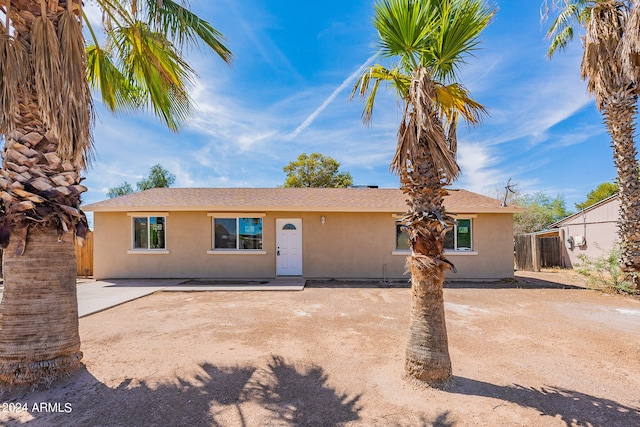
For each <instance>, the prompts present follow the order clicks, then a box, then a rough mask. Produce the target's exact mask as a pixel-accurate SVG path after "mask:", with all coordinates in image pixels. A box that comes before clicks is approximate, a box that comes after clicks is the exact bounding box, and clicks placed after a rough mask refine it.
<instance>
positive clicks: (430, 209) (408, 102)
mask: <svg viewBox="0 0 640 427" xmlns="http://www.w3.org/2000/svg"><path fill="white" fill-rule="evenodd" d="M374 8H375V13H374V18H373V25H374V27H375V28H376V30H377V31H378V36H379V40H378V47H379V52H380V57H381V58H386V59H389V60H391V61H392V64H391V66H390V67H385V66H383V65H379V64H376V65H372V66H370V67H368V68H367V69H366V70H365V71H364V72H363V74H362V75H361V76H360V77H359V78H358V81H357V82H356V85H355V87H354V89H353V91H352V97H353V96H355V95H356V94H359V95H360V96H361V98H362V99H363V100H364V111H363V118H364V121H365V123H369V122H370V120H371V116H372V111H373V105H374V101H375V97H376V94H377V91H378V89H379V87H380V84H381V83H387V84H389V85H390V86H391V87H392V88H393V89H394V90H395V92H396V93H397V95H398V97H399V98H400V99H401V100H402V103H403V104H404V105H403V107H404V115H403V118H402V120H401V122H400V128H399V130H398V143H397V147H396V153H395V156H394V158H393V160H392V162H391V170H392V171H394V172H396V173H398V174H399V175H400V185H401V188H402V191H403V192H404V193H405V194H406V195H407V204H408V210H407V213H406V214H405V216H404V218H403V221H404V224H405V225H406V226H407V228H408V231H409V245H410V247H411V255H410V256H409V259H408V261H407V264H408V266H409V269H410V271H411V286H412V288H413V290H412V292H411V311H410V325H409V337H408V342H407V349H406V353H405V373H406V374H407V376H409V377H412V378H416V379H418V380H421V381H424V382H426V383H429V384H431V385H433V386H440V385H443V384H445V383H447V382H448V381H449V380H450V378H451V358H450V356H449V348H448V342H447V331H446V326H445V318H444V300H443V291H442V286H443V282H444V273H445V271H446V270H447V269H449V268H451V267H452V264H451V263H450V262H449V261H447V260H446V259H445V257H444V252H443V247H444V239H445V234H446V231H447V229H448V227H449V225H448V224H450V223H451V222H452V221H453V220H452V218H451V217H450V216H449V215H448V214H447V212H446V211H445V209H444V206H443V197H444V196H445V195H446V194H447V191H446V189H445V186H446V185H448V184H450V183H451V182H452V181H453V180H454V179H456V177H457V176H458V173H459V167H458V164H457V162H456V151H457V139H456V128H457V123H458V119H459V117H462V119H463V120H466V121H468V122H470V123H477V122H478V120H479V117H480V116H481V115H482V114H483V113H484V112H485V110H484V108H483V107H482V106H481V105H480V104H479V103H477V102H475V101H474V100H472V99H471V97H470V95H469V93H468V91H467V90H466V89H465V88H464V86H462V85H461V84H459V83H456V79H457V74H456V71H457V70H458V68H459V67H460V65H461V64H463V63H464V61H465V59H466V57H468V55H469V54H470V53H471V52H472V51H473V50H474V49H475V48H476V47H477V44H478V43H479V40H478V38H479V35H480V33H481V31H482V30H483V29H484V28H485V27H486V26H487V25H488V24H489V22H490V20H491V17H492V16H493V13H494V12H493V11H492V10H491V9H490V8H489V7H488V6H487V4H486V3H485V2H484V1H482V0H439V1H435V0H434V1H431V0H378V1H376V3H375V4H374Z"/></svg>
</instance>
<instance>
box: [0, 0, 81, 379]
mask: <svg viewBox="0 0 640 427" xmlns="http://www.w3.org/2000/svg"><path fill="white" fill-rule="evenodd" d="M62 5H63V2H34V1H21V2H12V6H13V7H12V8H11V15H10V16H11V17H12V21H13V23H14V31H15V34H16V35H15V40H16V43H17V44H19V46H21V49H23V52H24V57H25V58H26V62H25V63H24V64H21V68H22V69H23V71H24V73H25V75H24V79H23V80H21V81H20V82H17V81H16V82H3V83H4V84H5V88H6V87H7V84H14V85H16V87H17V93H19V95H18V96H17V98H16V102H15V104H14V105H15V111H11V112H10V114H11V115H12V121H11V123H9V124H8V125H6V127H5V129H4V131H5V134H4V140H5V144H4V150H3V152H2V169H0V199H1V200H2V204H1V206H0V247H2V248H5V250H4V253H3V270H4V285H5V290H4V294H3V298H2V302H1V303H0V383H8V384H21V383H31V384H36V383H42V382H44V383H45V384H46V383H49V382H50V381H52V380H53V379H54V378H56V377H58V376H59V375H61V374H63V373H65V372H68V371H70V370H72V369H74V368H75V367H77V366H78V364H79V362H80V360H81V358H82V353H81V352H80V337H79V334H78V308H77V304H78V303H77V299H76V287H75V286H76V261H75V245H74V237H76V236H77V237H78V238H79V240H80V241H82V238H83V237H84V236H85V235H86V232H87V223H86V218H85V216H84V214H83V213H82V211H81V210H80V209H79V206H80V194H81V193H82V192H84V191H86V187H84V186H82V185H80V181H81V180H82V178H81V177H80V175H79V171H80V169H81V167H82V165H83V163H82V161H79V160H78V158H79V155H78V156H74V155H72V154H69V149H68V147H69V146H70V145H73V144H70V141H73V142H74V144H75V143H79V144H80V143H83V141H84V143H85V144H87V145H89V143H88V140H86V139H87V138H88V136H87V135H88V132H89V128H88V123H89V120H88V117H89V115H90V113H89V111H90V105H89V103H88V102H87V94H88V90H86V87H84V86H82V85H81V86H77V85H75V86H74V85H72V84H69V81H72V80H73V79H71V77H69V70H70V69H74V70H75V71H79V72H81V73H82V75H83V76H85V77H84V78H83V79H81V80H82V81H83V82H84V83H83V84H84V85H86V64H85V63H83V57H82V53H81V54H80V55H79V56H78V55H75V56H73V57H72V55H68V56H65V55H64V53H65V52H68V50H67V51H65V50H63V49H59V51H58V50H55V49H56V48H57V45H56V43H57V41H56V40H54V39H55V38H57V37H58V36H60V37H61V39H64V40H66V42H65V43H64V44H65V46H68V45H69V43H68V41H69V39H70V38H71V39H73V40H74V41H76V42H79V43H80V44H81V43H82V34H81V28H80V23H79V21H78V20H77V19H76V18H75V17H74V15H70V14H68V13H67V15H66V16H65V8H64V7H62ZM66 6H71V5H70V4H67V5H66ZM45 7H47V8H48V9H45ZM43 11H44V12H45V13H47V14H48V15H49V16H48V17H47V19H46V20H45V21H43V20H42V19H41V18H40V16H39V15H38V13H39V12H40V13H42V12H43ZM69 18H70V19H69ZM42 23H44V24H46V25H44V27H48V30H51V31H48V33H45V32H43V31H42V30H41V29H42V28H43V26H42V25H40V24H42ZM60 23H64V25H63V26H65V25H66V27H65V28H66V30H64V29H63V30H61V31H58V30H60V28H58V27H57V26H58V25H59V24H60ZM38 25H40V30H38V29H37V28H38ZM70 25H75V27H73V29H75V34H76V36H74V35H73V32H69V31H68V29H69V28H70V27H69V26H70ZM45 29H47V28H45ZM65 31H66V32H65ZM69 34H71V37H69ZM65 37H66V39H65ZM62 44H63V43H61V44H60V45H62ZM75 47H76V49H75V52H76V53H77V52H78V49H77V47H78V46H77V43H76V45H75ZM47 49H49V50H47ZM38 54H40V55H41V56H38ZM56 55H59V56H60V57H61V60H60V61H61V63H62V62H64V64H65V65H66V68H65V70H67V71H66V72H65V75H64V77H65V78H66V79H67V80H65V82H66V83H67V84H63V85H60V87H58V86H55V87H56V88H57V90H51V87H49V86H47V85H46V84H43V79H44V80H47V79H49V78H50V79H51V80H55V77H56V76H54V75H52V73H50V72H46V69H47V68H46V65H47V64H48V63H49V62H55V61H54V60H53V59H52V58H54V57H57V56H56ZM74 61H75V62H74ZM56 63H57V62H56ZM43 68H44V70H45V71H43ZM34 70H40V72H39V74H38V72H37V71H34ZM58 77H60V76H58ZM45 83H46V82H45ZM43 95H45V96H43ZM47 95H49V96H50V99H49V101H51V102H50V104H47V108H43V104H44V103H45V102H46V100H43V98H46V97H47ZM70 102H71V103H75V104H74V105H76V106H77V108H76V109H75V110H74V111H75V113H77V114H75V115H71V114H70V113H68V111H71V109H68V108H64V107H63V106H64V105H67V104H69V103H70ZM65 103H66V104H65ZM43 111H48V112H49V113H53V114H49V115H47V114H46V113H44V112H43ZM78 117H80V118H78ZM83 118H84V119H83ZM13 119H14V120H13ZM54 122H55V123H56V124H58V125H60V124H61V123H66V124H63V125H60V126H58V127H55V126H54ZM61 147H67V151H65V150H64V149H61ZM79 150H80V149H77V150H76V151H79Z"/></svg>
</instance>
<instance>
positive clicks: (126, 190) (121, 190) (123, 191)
mask: <svg viewBox="0 0 640 427" xmlns="http://www.w3.org/2000/svg"><path fill="white" fill-rule="evenodd" d="M131 193H133V187H132V186H131V184H129V183H128V182H127V181H125V182H123V183H122V184H120V185H118V186H116V187H112V188H110V189H109V191H108V192H107V197H108V198H110V199H113V198H114V197H120V196H125V195H127V194H131Z"/></svg>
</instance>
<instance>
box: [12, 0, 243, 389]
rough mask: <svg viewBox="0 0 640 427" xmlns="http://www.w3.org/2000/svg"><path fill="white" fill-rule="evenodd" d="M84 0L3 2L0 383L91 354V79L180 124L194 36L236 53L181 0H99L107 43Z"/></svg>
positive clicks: (33, 379)
mask: <svg viewBox="0 0 640 427" xmlns="http://www.w3.org/2000/svg"><path fill="white" fill-rule="evenodd" d="M82 3H83V2H82V1H81V0H57V1H46V0H18V1H16V0H8V1H4V2H3V5H2V8H1V10H2V12H3V13H4V17H5V18H6V19H5V20H3V21H4V22H2V23H0V134H2V135H3V137H4V142H5V143H4V147H3V150H4V152H3V156H2V159H3V161H2V169H0V200H1V201H2V204H1V206H0V227H2V232H0V247H2V248H5V250H4V252H3V273H4V294H3V298H2V302H1V303H0V313H1V314H0V355H2V357H1V358H0V383H5V384H6V383H9V384H17V383H37V382H48V381H51V380H52V379H54V378H56V377H58V376H60V375H63V374H65V373H66V372H68V371H70V370H72V369H74V368H76V367H77V366H79V363H80V360H81V359H82V352H81V351H80V337H79V334H78V306H77V299H76V284H75V279H76V261H75V247H74V236H75V237H76V238H77V240H78V242H79V243H82V241H83V239H84V237H85V236H86V234H87V231H88V227H87V220H86V217H85V215H84V213H83V212H82V211H81V210H80V195H81V194H82V193H83V192H84V191H86V190H87V189H86V187H84V186H83V185H81V184H80V182H81V180H82V177H81V173H82V172H83V171H84V170H86V167H87V165H88V163H89V162H90V160H91V157H92V150H91V146H92V144H91V127H92V118H93V108H92V104H93V103H92V97H91V91H90V89H91V88H93V89H95V90H96V91H97V92H98V93H99V94H100V95H101V97H102V100H103V101H104V103H105V105H106V106H107V107H108V108H110V109H111V110H113V111H128V110H132V109H146V108H149V109H150V110H152V111H153V112H154V113H155V115H156V116H158V117H159V118H160V119H161V120H162V121H163V122H164V123H166V124H167V126H168V127H169V128H171V129H173V130H177V129H178V127H179V126H180V125H181V124H182V123H183V122H184V121H185V119H186V118H187V117H188V116H189V114H190V112H191V111H192V109H193V108H192V104H191V99H190V97H189V87H190V86H191V84H192V82H194V80H195V72H194V70H193V69H192V68H191V67H190V66H189V64H188V63H187V62H186V61H185V58H184V56H183V53H184V52H186V48H188V47H189V46H195V45H198V44H201V45H203V46H204V47H205V48H207V49H211V50H213V51H214V52H215V53H217V54H218V55H219V56H220V57H221V58H222V59H223V60H224V61H226V62H228V61H230V59H231V53H230V52H229V50H228V49H227V48H226V47H225V46H224V44H223V43H222V37H221V34H220V33H219V32H217V31H216V30H215V29H214V28H213V27H212V26H211V25H210V24H209V23H208V22H206V21H204V20H202V19H200V18H199V17H198V16H197V15H195V14H193V13H192V12H191V11H190V10H189V9H188V8H187V7H186V6H183V5H182V4H181V3H182V2H176V1H172V0H162V1H160V0H139V1H129V0H95V1H94V2H93V4H95V5H97V6H98V7H99V8H100V9H101V10H102V12H103V14H102V16H103V24H104V25H103V26H102V29H103V30H104V35H105V36H104V37H102V38H100V40H103V41H104V43H103V44H102V45H99V43H98V40H99V37H98V36H97V35H96V30H97V29H98V28H94V27H92V26H91V23H90V22H88V21H86V20H85V24H86V27H85V28H86V30H87V32H86V34H89V36H90V38H91V40H89V41H88V43H86V40H85V38H84V35H83V34H84V33H83V25H82V17H83V13H82V6H83V5H82ZM123 149H124V148H123ZM9 236H10V237H11V239H10V240H9Z"/></svg>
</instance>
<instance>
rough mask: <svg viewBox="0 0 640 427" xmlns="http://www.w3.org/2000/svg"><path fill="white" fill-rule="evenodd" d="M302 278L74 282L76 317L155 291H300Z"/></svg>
mask: <svg viewBox="0 0 640 427" xmlns="http://www.w3.org/2000/svg"><path fill="white" fill-rule="evenodd" d="M304 284H305V280H304V278H302V277H285V278H283V277H278V278H276V279H265V280H250V281H221V280H189V279H115V280H98V281H96V280H92V279H81V278H79V279H78V288H77V289H78V317H84V316H88V315H90V314H93V313H98V312H100V311H103V310H106V309H109V308H111V307H115V306H117V305H120V304H124V303H126V302H129V301H133V300H135V299H138V298H142V297H144V296H147V295H151V294H152V293H154V292H159V291H173V292H175V291H178V292H179V291H182V292H194V291H195V292H199V291H301V290H303V289H304Z"/></svg>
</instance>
